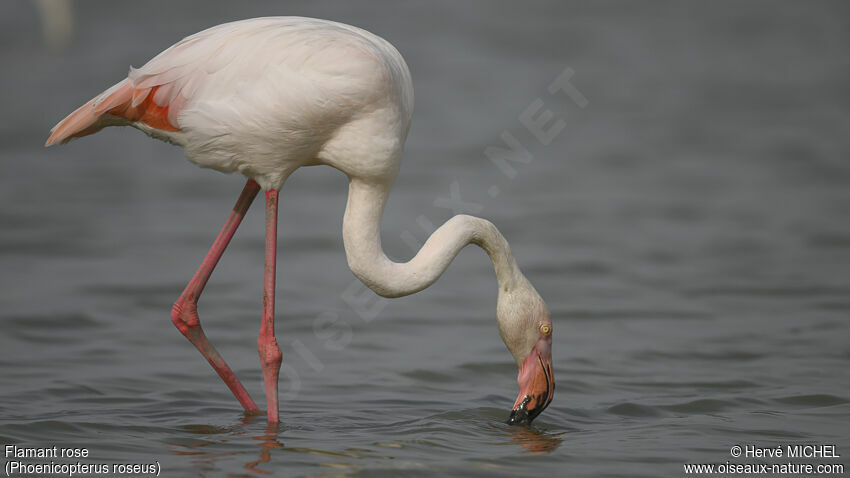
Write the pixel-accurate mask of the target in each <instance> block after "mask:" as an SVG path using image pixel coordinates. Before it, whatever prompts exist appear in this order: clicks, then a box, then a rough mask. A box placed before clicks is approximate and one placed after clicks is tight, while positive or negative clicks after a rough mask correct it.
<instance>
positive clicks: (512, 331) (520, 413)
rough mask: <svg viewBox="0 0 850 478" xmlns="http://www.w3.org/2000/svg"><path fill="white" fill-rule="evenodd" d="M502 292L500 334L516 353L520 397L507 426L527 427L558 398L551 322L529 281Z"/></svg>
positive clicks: (547, 312) (498, 312)
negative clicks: (553, 370) (553, 367)
mask: <svg viewBox="0 0 850 478" xmlns="http://www.w3.org/2000/svg"><path fill="white" fill-rule="evenodd" d="M522 282H523V285H521V286H519V287H516V288H512V289H511V290H503V291H500V293H499V304H498V308H497V315H498V320H499V333H500V334H501V336H502V340H504V341H505V345H507V347H508V350H510V352H511V354H513V356H514V359H515V360H516V363H517V365H518V366H519V373H518V374H517V383H518V384H519V396H518V397H517V399H516V402H515V403H514V406H513V410H512V411H511V415H510V418H508V424H510V425H528V424H530V423H531V421H532V420H534V419H535V418H536V417H537V415H540V412H542V411H543V410H544V409H545V408H546V407H547V406H549V403H551V402H552V397H554V395H555V375H554V373H553V372H552V320H551V319H550V318H549V311H548V310H547V308H546V304H545V303H544V302H543V299H542V298H541V297H540V295H539V294H538V293H537V291H536V290H534V287H532V286H531V284H530V283H528V281H522Z"/></svg>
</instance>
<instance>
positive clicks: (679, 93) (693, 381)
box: [0, 0, 850, 477]
mask: <svg viewBox="0 0 850 478" xmlns="http://www.w3.org/2000/svg"><path fill="white" fill-rule="evenodd" d="M47 3H49V2H43V3H42V5H43V4H47ZM38 4H39V3H38V2H3V3H2V4H0V65H2V73H0V105H2V109H0V330H2V332H0V445H18V446H24V447H52V446H60V447H78V448H86V449H87V450H88V451H89V457H88V458H85V459H80V461H82V462H87V463H105V464H117V463H151V462H159V464H160V466H161V472H162V476H257V475H261V474H274V475H279V476H384V475H393V476H444V475H456V476H546V475H548V476H567V475H576V476H630V477H636V476H679V475H683V474H684V473H683V465H684V464H686V463H725V462H726V461H732V462H742V463H745V462H762V463H775V462H784V461H801V460H773V459H764V458H762V459H756V458H747V457H741V458H738V459H736V458H733V457H732V456H730V448H731V447H732V446H734V445H739V446H745V445H748V444H749V445H753V446H758V447H767V446H776V445H780V446H785V445H794V444H826V445H835V446H836V448H837V450H836V451H837V453H838V454H840V455H841V458H838V459H827V458H823V459H820V460H815V462H821V463H841V464H845V465H846V464H847V463H848V459H847V457H848V456H850V448H848V445H850V431H848V430H850V426H848V422H850V390H848V385H850V380H848V379H849V378H850V373H848V364H850V340H848V339H850V323H848V316H849V315H850V267H848V266H850V220H848V219H850V163H848V159H850V158H848V156H850V135H848V131H850V90H848V84H850V57H848V55H847V45H850V28H848V26H850V25H848V23H850V15H848V14H850V9H848V8H847V4H846V3H844V2H793V1H772V2H766V1H764V2H760V1H754V2H731V1H729V2H641V3H638V2H626V1H622V2H608V1H606V2H592V3H591V2H554V1H553V2H522V3H520V2H445V1H441V2H428V3H421V4H420V3H412V2H397V3H396V2H392V3H390V2H387V3H384V2H356V3H355V2H331V3H321V4H318V3H312V2H294V3H287V4H284V3H278V2H255V1H246V2H229V1H223V0H216V1H203V2H201V1H197V2H164V1H158V2H106V1H88V2H71V3H68V4H66V5H67V6H70V8H69V9H68V10H69V11H70V13H71V17H70V20H71V21H70V23H69V22H68V21H67V20H68V19H69V17H67V16H63V15H62V12H61V10H62V9H61V8H59V7H54V8H52V9H48V11H50V12H53V13H51V14H47V16H43V15H41V14H39V9H38V8H37V5H38ZM56 5H60V7H61V5H62V2H58V3H57V4H56ZM57 8H58V9H57ZM57 12H58V13H57ZM264 15H302V16H313V17H321V18H328V19H332V20H337V21H342V22H345V23H350V24H353V25H357V26H360V27H363V28H366V29H368V30H370V31H373V32H375V33H377V34H379V35H381V36H383V37H385V38H387V39H388V40H389V41H390V42H392V43H393V44H394V45H396V47H397V48H398V49H399V50H400V51H401V53H402V54H403V55H404V56H405V58H406V59H407V62H408V64H409V66H410V69H411V71H412V74H413V79H414V84H415V88H416V111H415V114H414V121H413V126H412V130H411V133H410V137H409V139H408V143H407V148H406V152H405V160H404V163H403V166H402V170H401V173H400V175H399V179H398V182H397V183H396V186H395V188H394V191H393V194H392V196H391V198H390V202H389V205H388V208H387V211H386V215H385V220H384V226H383V240H384V243H385V247H386V248H387V250H388V253H389V254H390V255H391V256H392V257H394V258H395V259H397V260H406V259H407V258H409V257H411V256H412V254H413V249H414V247H415V246H416V245H417V244H419V243H421V242H422V241H423V240H424V239H425V238H426V237H427V234H428V232H427V231H428V229H429V226H428V223H431V224H435V225H438V224H440V223H442V222H443V221H445V220H446V219H448V218H449V217H451V216H452V215H453V214H455V213H461V212H463V213H470V214H475V215H479V216H483V217H486V218H488V219H490V220H492V221H493V222H494V223H495V224H497V225H498V227H499V228H500V229H501V230H502V232H503V234H504V235H505V236H506V237H507V238H508V240H509V241H510V242H511V246H512V248H513V251H514V253H515V254H516V256H517V258H518V261H519V263H520V265H521V267H522V268H523V270H524V271H525V273H526V275H527V276H528V277H529V278H530V280H531V281H532V282H533V284H534V285H535V287H536V288H537V289H538V290H539V291H540V293H541V294H542V296H543V297H544V298H545V299H546V300H547V303H548V305H549V308H550V310H551V313H552V317H553V321H554V344H553V359H554V368H555V375H556V378H557V393H556V395H555V399H554V401H553V403H552V405H551V406H550V407H549V408H548V409H547V410H546V411H545V412H544V413H543V414H542V415H541V416H540V417H539V418H538V419H537V420H536V421H535V422H534V424H533V425H532V426H531V427H511V426H508V425H506V424H504V420H505V419H506V418H507V415H508V411H509V408H510V406H511V405H512V403H513V400H514V398H515V397H516V393H517V390H516V382H515V380H516V367H515V365H514V363H513V361H512V359H511V357H510V355H509V353H508V352H507V350H506V349H505V347H504V345H503V344H502V342H501V340H500V338H499V335H498V332H497V329H496V323H495V300H496V282H495V277H494V275H493V271H492V268H491V265H490V263H489V261H488V259H487V256H486V255H485V254H484V253H482V252H481V251H480V250H477V249H475V248H474V247H470V248H468V249H465V250H464V251H463V252H462V253H461V254H460V255H459V257H458V258H457V259H456V260H455V261H454V263H453V264H452V265H451V266H450V268H449V269H448V271H447V273H446V274H445V275H444V277H442V278H441V279H440V280H439V281H438V282H437V283H436V284H435V285H434V286H432V287H431V288H429V289H427V290H426V291H423V292H421V293H419V294H416V295H414V296H411V297H407V298H403V299H396V300H379V299H378V298H377V296H375V295H374V294H372V293H371V292H370V291H368V290H367V289H365V287H363V286H362V285H359V283H358V282H356V279H355V278H354V276H353V275H352V274H351V272H350V271H349V270H348V268H347V266H346V261H345V255H344V251H343V246H342V239H341V234H340V232H341V220H342V213H343V208H344V205H345V197H346V181H345V178H344V177H343V175H342V174H340V173H339V172H337V171H335V170H333V169H330V168H308V169H305V170H301V171H299V172H297V173H296V174H295V175H294V176H293V177H292V178H291V179H290V180H289V182H288V183H287V184H286V186H285V187H284V189H283V191H282V193H281V203H280V204H281V205H280V231H279V236H280V237H279V260H278V311H277V335H278V340H279V341H280V344H281V346H282V348H283V353H284V364H285V367H284V373H282V375H281V393H282V395H283V399H282V404H281V409H282V410H281V412H282V413H281V417H282V424H281V425H280V426H279V427H276V428H274V427H273V428H269V427H267V426H266V423H265V417H264V416H246V415H245V414H243V413H242V411H241V408H240V407H239V404H238V403H237V402H236V400H235V399H234V398H233V397H232V396H231V394H230V392H229V391H228V390H227V389H226V388H225V387H224V385H223V384H222V383H221V381H220V380H219V379H218V377H217V376H215V374H214V373H213V371H212V370H211V369H210V367H209V366H208V365H207V364H206V363H205V361H204V360H203V359H202V357H201V356H200V355H199V354H198V353H197V351H196V350H195V349H194V348H193V347H192V346H191V345H190V344H189V343H188V342H187V341H186V340H185V339H184V338H183V337H182V336H181V335H180V334H179V333H178V332H177V330H176V329H175V328H174V327H173V326H172V324H171V323H170V319H169V311H170V307H171V304H172V303H173V301H174V300H175V299H176V297H177V296H178V294H179V293H180V292H181V290H182V288H183V287H184V285H185V283H186V282H187V281H188V280H189V278H190V277H191V275H192V273H193V272H194V270H195V268H196V267H197V265H198V264H199V263H200V261H201V259H202V258H203V255H204V254H205V252H206V250H207V248H208V247H209V245H210V243H211V242H212V240H213V238H214V237H215V235H216V233H217V232H218V230H219V228H220V227H221V225H222V223H223V221H224V219H225V217H226V215H227V213H228V211H229V210H230V208H231V207H232V205H233V202H234V201H235V199H236V197H237V195H238V193H239V191H240V189H241V187H242V182H243V179H242V178H240V177H236V176H225V175H221V174H219V173H216V172H213V171H208V170H201V169H199V168H197V167H195V166H193V165H191V164H189V163H188V162H186V161H185V160H184V159H183V156H182V152H181V151H180V150H179V149H177V148H174V147H172V146H169V145H166V144H164V143H160V142H157V141H153V140H151V139H149V138H147V137H145V136H144V135H142V134H141V133H139V132H138V131H135V130H132V129H120V128H112V129H107V130H104V131H102V132H100V133H98V134H97V135H95V136H91V137H88V138H84V139H82V140H78V141H75V142H73V143H71V144H69V145H67V146H61V147H54V148H50V149H44V148H43V147H42V144H43V142H44V140H45V138H46V136H47V133H48V130H49V128H50V127H51V126H52V125H53V124H55V123H56V122H57V121H58V120H60V119H61V118H62V117H63V116H64V115H66V114H67V113H69V112H70V111H72V110H73V109H74V108H76V107H77V106H79V105H81V104H82V103H84V102H85V101H87V100H88V99H89V98H91V97H92V96H94V95H95V94H97V93H99V92H100V91H102V90H103V89H105V88H106V87H108V86H110V85H112V84H113V83H114V82H116V81H118V80H120V79H121V78H123V75H125V74H126V72H127V68H128V66H130V65H134V66H140V65H141V64H143V63H144V62H145V61H147V60H148V59H149V58H151V57H152V56H153V55H155V54H156V53H158V52H159V51H161V50H162V49H164V48H166V47H167V46H169V45H170V44H172V43H174V42H175V41H177V40H178V39H180V38H182V37H183V36H186V35H188V34H191V33H193V32H196V31H199V30H201V29H203V28H206V27H209V26H212V25H215V24H218V23H222V22H225V21H230V20H235V19H241V18H248V17H254V16H264ZM45 25H48V26H47V27H46V26H45ZM49 25H52V26H49ZM63 25H65V26H66V27H68V28H65V27H63ZM45 32H52V33H50V34H48V33H45ZM568 69H569V70H568ZM565 72H566V73H565ZM570 72H572V73H570ZM562 74H567V75H570V74H572V76H571V77H569V78H568V80H569V84H570V85H572V87H573V88H574V90H569V92H570V94H567V93H568V91H567V90H566V89H557V88H555V89H554V92H552V91H550V88H549V87H550V85H551V84H552V83H553V82H554V81H555V80H556V79H557V78H558V77H559V75H562ZM546 110H549V111H551V113H552V115H553V117H552V118H551V119H549V120H548V121H547V122H546V123H545V125H544V126H545V129H546V130H547V131H549V133H550V136H551V137H549V138H547V137H542V140H543V141H541V138H538V137H537V136H535V135H534V134H532V133H531V132H530V131H529V129H528V128H526V127H525V126H524V125H523V120H522V119H521V117H523V114H524V112H526V116H527V117H530V118H532V119H537V120H539V119H540V118H543V116H540V115H541V114H543V112H544V111H546ZM558 121H560V122H562V123H557V122H558ZM526 122H528V121H527V120H526ZM552 128H555V129H552ZM506 133H507V134H506ZM505 136H507V137H508V138H513V139H515V140H516V142H518V143H519V144H521V145H522V147H523V148H524V149H526V150H527V151H528V155H529V157H530V158H531V160H530V161H528V162H525V163H509V167H508V168H504V167H502V168H500V167H498V166H497V165H496V164H494V163H493V162H492V161H491V160H490V159H488V156H487V154H485V152H486V151H487V150H488V148H491V149H490V151H491V153H492V148H496V147H502V148H506V147H507V146H505V144H506V143H505V140H504V137H505ZM545 143H548V144H545ZM452 191H454V193H453V192H452ZM423 225H424V226H423ZM262 271H263V218H262V207H259V204H255V205H254V208H253V209H252V211H251V212H250V214H249V216H248V217H247V218H246V220H245V222H244V223H243V225H242V227H241V228H240V230H239V231H238V232H237V234H236V237H235V238H234V240H233V243H232V245H231V247H230V248H229V249H228V251H227V252H226V253H225V255H224V258H223V259H222V262H221V264H220V266H219V267H218V269H217V270H216V272H215V274H214V275H213V276H212V280H211V281H210V283H209V286H208V287H207V290H206V291H205V293H204V295H203V297H202V298H201V302H200V315H201V320H202V323H203V324H204V326H205V329H206V331H207V334H208V336H209V337H210V339H211V340H212V342H213V343H214V344H215V345H216V346H217V347H218V349H219V351H220V352H221V353H222V355H223V356H224V357H225V359H227V360H228V362H229V363H230V365H231V366H232V367H233V369H234V370H235V372H236V374H237V375H238V376H239V377H240V378H241V380H242V381H243V383H244V384H245V385H246V387H247V388H248V390H249V391H250V392H251V394H252V395H253V397H254V399H255V400H257V402H258V403H259V404H261V406H264V399H263V398H264V397H263V388H262V375H261V372H260V366H259V361H258V358H257V352H256V336H257V332H258V327H259V317H260V307H261V304H260V302H261V301H260V298H261V291H262ZM10 460H11V458H8V457H5V456H4V458H3V463H4V466H6V464H7V462H9V461H10ZM55 461H57V462H70V461H73V460H61V459H57V460H55ZM28 462H29V463H35V462H38V460H35V459H31V460H28ZM845 473H847V472H846V471H845ZM144 476H148V475H144ZM836 476H840V475H836Z"/></svg>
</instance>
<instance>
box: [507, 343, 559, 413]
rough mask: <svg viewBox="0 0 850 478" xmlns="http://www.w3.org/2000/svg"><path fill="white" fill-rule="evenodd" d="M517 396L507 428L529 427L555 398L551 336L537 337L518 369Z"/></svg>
mask: <svg viewBox="0 0 850 478" xmlns="http://www.w3.org/2000/svg"><path fill="white" fill-rule="evenodd" d="M517 383H518V384H519V396H518V397H517V399H516V402H515V403H514V408H513V410H512V411H511V416H510V417H509V418H508V422H507V423H508V425H530V424H531V421H532V420H534V419H535V418H537V415H540V412H542V411H543V410H544V409H545V408H546V407H548V406H549V404H550V403H551V402H552V397H554V396H555V374H554V373H553V372H552V337H551V336H543V337H540V340H538V342H537V344H536V345H535V346H534V348H533V349H532V350H531V353H530V354H528V357H526V359H525V361H524V362H523V363H522V365H521V366H520V368H519V374H518V375H517Z"/></svg>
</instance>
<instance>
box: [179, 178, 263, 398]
mask: <svg viewBox="0 0 850 478" xmlns="http://www.w3.org/2000/svg"><path fill="white" fill-rule="evenodd" d="M259 190H260V186H259V185H258V184H257V183H256V182H255V181H253V180H248V183H247V184H245V188H244V189H243V190H242V194H241V195H240V196H239V199H238V200H237V201H236V205H235V206H234V207H233V211H232V212H231V213H230V216H229V217H228V218H227V222H225V223H224V227H222V229H221V232H220V233H219V234H218V237H217V238H216V239H215V242H213V245H212V247H211V248H210V251H209V252H208V253H207V256H206V257H205V258H204V261H203V262H202V263H201V267H199V268H198V272H196V273H195V275H194V276H193V277H192V280H191V281H189V284H188V285H187V286H186V289H185V290H184V291H183V293H182V294H180V298H179V299H177V302H175V303H174V307H173V308H172V309H171V321H172V322H174V325H175V326H176V327H177V328H178V329H179V330H180V332H181V333H182V334H183V335H185V336H186V338H187V339H189V342H192V344H193V345H194V346H195V347H197V348H198V350H199V351H200V352H201V354H202V355H203V356H204V358H206V359H207V361H208V362H209V363H210V365H212V367H213V368H214V369H215V371H216V372H218V375H219V376H220V377H221V379H222V380H224V383H225V384H227V386H228V387H229V388H230V391H231V392H233V395H235V396H236V399H237V400H239V403H241V404H242V407H243V408H245V411H248V412H256V411H259V408H257V404H256V403H254V400H252V399H251V396H250V395H248V392H247V391H246V390H245V387H243V386H242V383H240V382H239V379H237V378H236V375H234V373H233V371H232V370H230V367H228V366H227V364H226V363H225V362H224V359H223V358H221V355H219V353H218V352H217V351H216V349H215V348H214V347H213V346H212V344H211V343H210V341H209V340H207V337H206V335H205V334H204V331H203V329H201V319H200V318H199V317H198V299H199V298H200V296H201V293H202V292H203V291H204V286H206V285H207V281H208V280H209V279H210V275H212V272H213V269H215V266H216V264H218V260H219V259H221V255H222V254H223V253H224V249H225V248H226V247H227V245H228V244H229V243H230V239H231V238H232V237H233V234H234V233H235V232H236V228H237V227H239V223H241V222H242V218H243V217H245V213H246V212H247V211H248V208H249V207H250V206H251V203H252V202H253V201H254V198H255V197H256V196H257V192H258V191H259Z"/></svg>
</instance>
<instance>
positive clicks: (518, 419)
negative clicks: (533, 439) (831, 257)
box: [507, 407, 532, 425]
mask: <svg viewBox="0 0 850 478" xmlns="http://www.w3.org/2000/svg"><path fill="white" fill-rule="evenodd" d="M531 420H532V418H531V417H529V416H528V412H527V411H526V410H525V408H523V407H520V408H517V409H516V410H511V415H510V416H509V417H508V421H507V424H508V425H531Z"/></svg>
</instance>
